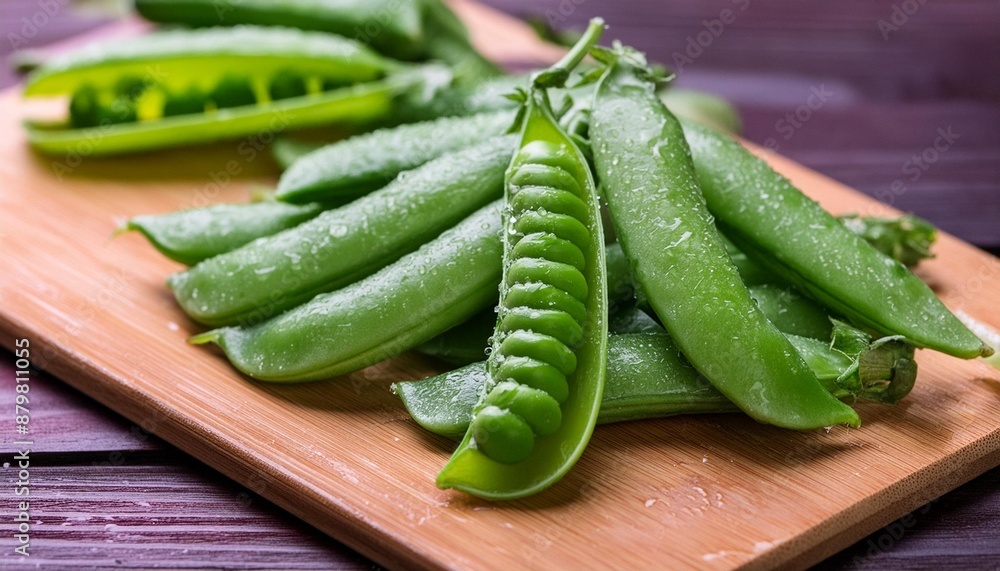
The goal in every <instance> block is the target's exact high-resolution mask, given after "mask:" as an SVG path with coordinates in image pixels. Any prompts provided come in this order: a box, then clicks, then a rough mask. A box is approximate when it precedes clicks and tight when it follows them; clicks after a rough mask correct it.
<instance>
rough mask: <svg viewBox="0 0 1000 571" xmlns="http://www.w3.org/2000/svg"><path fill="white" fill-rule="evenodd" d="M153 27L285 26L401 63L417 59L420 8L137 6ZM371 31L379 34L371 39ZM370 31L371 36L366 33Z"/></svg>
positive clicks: (363, 1) (265, 0)
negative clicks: (157, 24)
mask: <svg viewBox="0 0 1000 571" xmlns="http://www.w3.org/2000/svg"><path fill="white" fill-rule="evenodd" d="M135 8H136V10H137V11H138V12H139V14H140V15H141V16H142V17H143V18H145V19H147V20H150V21H152V22H161V23H171V24H186V25H189V26H233V25H237V24H253V25H258V26H286V27H289V28H299V29H303V30H314V31H317V32H328V33H332V34H337V35H338V36H344V37H348V38H353V39H354V40H356V41H358V42H360V43H363V44H368V43H370V44H371V45H372V47H374V48H375V49H377V50H378V51H380V52H382V53H385V54H388V55H391V56H393V57H397V58H404V59H405V58H413V57H419V56H420V55H421V52H422V51H423V50H422V45H421V44H422V42H423V22H422V17H423V13H422V7H421V5H420V4H419V3H418V2H413V1H406V0H240V1H239V2H226V3H219V2H214V1H212V0H135ZM372 27H377V28H378V29H377V32H376V33H372V31H371V30H372ZM366 29H368V30H369V31H367V32H366Z"/></svg>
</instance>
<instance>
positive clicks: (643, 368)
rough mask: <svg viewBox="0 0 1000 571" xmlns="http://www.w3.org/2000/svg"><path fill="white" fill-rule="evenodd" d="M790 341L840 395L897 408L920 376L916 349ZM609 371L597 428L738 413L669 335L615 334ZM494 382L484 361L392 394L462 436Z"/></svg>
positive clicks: (435, 426)
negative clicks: (853, 348)
mask: <svg viewBox="0 0 1000 571" xmlns="http://www.w3.org/2000/svg"><path fill="white" fill-rule="evenodd" d="M789 341H790V342H791V343H792V344H793V345H794V346H795V349H796V351H798V352H799V354H800V355H801V356H802V358H803V359H804V360H805V362H806V363H807V364H808V365H809V367H810V368H811V369H812V370H813V372H814V373H815V374H816V376H817V378H819V379H820V382H821V383H822V384H823V386H824V387H826V389H827V390H828V391H830V393H831V394H833V395H836V396H837V397H838V398H854V397H855V396H857V397H858V398H863V399H867V400H873V401H876V402H883V403H889V404H891V403H895V402H898V400H899V399H901V398H902V397H903V396H905V395H906V394H907V393H908V392H909V391H910V389H911V388H912V387H913V381H914V380H915V378H916V364H915V362H914V361H913V347H912V346H910V345H907V344H905V343H900V342H898V341H874V342H871V343H869V344H867V345H866V346H865V347H864V348H863V350H862V351H860V352H858V353H854V354H850V353H843V352H841V351H839V350H837V349H833V348H831V347H830V344H829V343H828V342H823V341H819V340H816V339H808V338H802V337H796V336H789ZM607 367H608V369H607V380H606V382H605V386H604V394H603V396H602V399H601V410H600V413H599V414H598V417H597V422H598V424H610V423H613V422H627V421H634V420H642V419H647V418H664V417H669V416H676V415H680V414H702V413H723V412H738V411H739V407H737V406H736V405H735V404H733V403H732V401H730V400H729V399H727V398H726V397H725V396H723V394H722V393H720V392H719V391H718V390H717V389H716V388H715V387H713V386H712V384H711V383H710V382H709V381H708V379H706V378H705V377H703V376H701V375H700V374H698V371H696V370H695V369H694V367H692V366H691V365H690V364H689V363H688V362H687V361H686V360H684V359H683V358H682V357H681V356H680V351H679V350H678V349H677V346H676V345H675V344H674V342H673V341H672V340H671V339H670V336H669V335H667V334H666V333H662V332H661V333H631V334H624V335H611V336H610V337H608V365H607ZM845 376H846V377H848V378H851V379H855V378H856V379H857V382H858V385H859V386H863V387H864V389H862V390H861V392H860V393H859V394H857V395H854V394H851V393H849V392H848V391H846V390H844V389H843V388H841V386H840V383H841V382H843V381H842V379H843V378H844V377H845ZM489 380H490V375H489V373H488V372H487V370H486V362H485V361H480V362H478V363H472V364H470V365H467V366H465V367H462V368H459V369H456V370H454V371H451V372H448V373H444V374H441V375H437V376H435V377H430V378H428V379H424V380H421V381H406V382H399V383H394V384H393V385H392V389H393V392H394V393H395V394H396V395H397V396H399V398H400V399H401V400H402V401H403V406H404V407H406V411H407V412H408V413H409V414H410V416H411V417H412V418H413V420H414V421H415V422H416V423H417V424H419V425H420V426H422V427H423V428H425V429H427V430H429V431H430V432H433V433H435V434H440V435H442V436H446V437H448V438H451V439H459V438H461V437H462V436H463V435H464V434H465V432H466V430H467V429H468V427H469V420H470V419H471V418H472V412H473V410H474V409H475V406H476V403H477V402H478V399H479V395H480V394H481V392H482V390H483V387H485V386H486V385H487V384H488V383H489Z"/></svg>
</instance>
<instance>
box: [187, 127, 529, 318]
mask: <svg viewBox="0 0 1000 571" xmlns="http://www.w3.org/2000/svg"><path fill="white" fill-rule="evenodd" d="M513 146H514V137H513V135H510V136H505V137H496V138H494V139H490V140H487V141H486V142H484V143H480V144H478V145H476V146H474V147H472V148H469V149H465V150H463V151H459V152H456V153H451V154H448V155H444V156H442V157H439V158H437V159H435V160H433V161H431V162H429V163H427V164H425V165H423V166H421V167H419V168H418V169H415V170H412V171H409V172H408V173H407V174H406V175H405V176H401V177H399V178H397V179H396V180H394V181H393V182H392V183H390V184H389V185H388V186H386V187H385V188H383V189H381V190H379V191H377V192H374V193H372V194H369V195H367V196H364V197H362V198H359V199H357V200H355V201H354V202H351V203H349V204H347V205H345V206H342V207H340V208H337V209H335V210H328V211H326V212H324V213H322V214H320V215H319V216H318V217H316V218H314V219H312V220H310V221H308V222H305V223H303V224H301V225H299V226H296V227H295V228H292V229H290V230H286V231H284V232H281V233H278V234H275V235H273V236H270V237H268V238H264V239H261V240H257V241H255V242H252V243H250V244H247V245H246V246H244V247H242V248H239V249H237V250H233V251H231V252H229V253H226V254H223V255H220V256H216V257H214V258H209V259H207V260H205V261H203V262H202V263H200V264H198V265H196V266H194V267H192V268H190V269H188V270H187V271H184V272H180V273H177V274H174V275H172V276H170V278H169V280H168V284H169V285H170V287H171V288H172V289H173V292H174V296H175V297H176V298H177V302H178V303H179V304H180V305H181V307H182V308H183V309H184V311H185V312H187V314H188V315H190V316H191V317H192V319H195V320H196V321H199V322H201V323H206V324H209V325H226V324H234V323H242V324H253V323H257V322H260V321H262V320H263V319H266V318H268V317H271V316H273V315H276V314H277V313H280V312H281V311H284V310H286V309H290V308H292V307H295V306H297V305H299V304H301V303H303V302H306V301H308V300H309V299H311V298H312V297H313V296H315V295H317V294H319V293H323V292H327V291H332V290H334V289H337V288H339V287H343V286H345V285H347V284H349V283H352V282H355V281H357V280H358V279H361V278H363V277H365V276H367V275H369V274H371V273H372V272H374V271H375V270H377V269H379V268H381V267H383V266H385V265H386V264H388V263H390V262H392V261H394V260H396V259H398V258H399V257H400V256H402V255H403V254H406V253H407V252H410V251H412V250H414V249H416V248H417V247H418V246H419V245H421V244H423V243H425V242H427V241H429V240H431V239H432V238H434V237H435V236H437V235H438V234H440V233H441V232H442V231H444V230H445V229H447V228H449V227H451V226H453V225H455V224H456V223H458V222H459V221H461V220H462V219H463V218H465V217H466V216H468V215H469V214H471V213H472V212H474V211H475V210H477V209H479V208H481V207H482V206H483V205H485V204H487V203H489V202H490V201H492V200H496V199H497V198H498V197H499V196H500V195H501V193H502V189H503V172H504V167H505V165H506V163H507V161H508V160H509V158H508V157H509V156H510V152H511V150H512V149H513Z"/></svg>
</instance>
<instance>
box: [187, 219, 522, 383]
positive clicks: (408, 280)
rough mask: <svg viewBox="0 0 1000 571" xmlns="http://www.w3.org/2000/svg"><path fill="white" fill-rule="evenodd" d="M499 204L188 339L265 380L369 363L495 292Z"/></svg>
mask: <svg viewBox="0 0 1000 571" xmlns="http://www.w3.org/2000/svg"><path fill="white" fill-rule="evenodd" d="M499 211H500V201H497V202H494V203H492V204H489V205H487V206H485V207H483V208H481V209H479V210H477V211H476V212H475V213H473V214H472V215H471V216H469V217H468V218H466V219H465V220H463V221H462V222H461V223H459V224H458V225H457V226H455V227H454V228H451V229H449V230H447V231H445V232H444V233H443V234H441V235H440V236H438V237H437V238H435V239H434V240H432V241H430V242H428V243H427V244H424V245H423V246H421V247H420V249H418V250H417V251H415V252H411V253H409V254H407V255H406V256H403V257H402V258H400V259H399V260H397V261H396V262H394V263H392V264H390V265H388V266H386V267H384V268H382V269H381V270H379V271H378V272H376V273H374V274H372V275H371V276H368V277H367V278H364V279H362V280H360V281H357V282H355V283H352V284H350V285H348V286H346V287H344V288H342V289H339V290H337V291H334V292H331V293H327V294H322V295H319V296H316V297H315V298H314V299H312V300H310V301H309V302H307V303H304V304H302V305H300V306H299V307H296V308H295V309H292V310H290V311H288V312H286V313H283V314H281V315H279V316H278V317H275V318H273V319H270V320H268V321H264V322H263V323H260V324H258V325H255V326H252V327H225V328H222V329H216V330H213V331H208V332H206V333H203V334H201V335H196V336H194V337H192V338H191V342H192V343H196V344H201V343H216V344H218V345H219V347H221V348H222V350H223V351H224V352H225V354H226V356H227V357H228V358H229V360H230V362H232V364H233V366H235V367H236V368H237V369H239V370H240V371H242V372H244V373H246V374H247V375H249V376H251V377H253V378H255V379H261V380H265V381H279V382H296V381H311V380H319V379H326V378H330V377H335V376H337V375H342V374H345V373H349V372H351V371H356V370H358V369H362V368H364V367H367V366H369V365H373V364H375V363H378V362H379V361H382V360H384V359H387V358H389V357H391V356H393V355H395V354H397V353H400V352H402V351H405V350H407V349H410V348H412V347H414V346H416V345H419V344H420V343H422V342H424V341H427V340H428V339H431V338H432V337H434V336H435V335H437V334H439V333H441V332H443V331H445V330H447V329H449V328H450V327H453V326H455V325H456V324H458V323H461V322H463V321H465V320H467V319H468V318H469V317H471V316H472V315H473V314H475V313H476V312H477V311H481V310H482V309H484V308H486V307H488V306H489V305H490V304H491V303H493V302H494V301H495V299H496V290H495V289H493V285H494V284H496V283H497V282H498V281H499V280H500V258H501V256H502V248H501V244H500V239H499V234H500V212H499ZM444 270H447V271H444Z"/></svg>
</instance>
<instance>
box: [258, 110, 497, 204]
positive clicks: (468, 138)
mask: <svg viewBox="0 0 1000 571" xmlns="http://www.w3.org/2000/svg"><path fill="white" fill-rule="evenodd" d="M513 121H514V112H513V111H499V112H492V113H481V114H478V115H471V116H469V117H454V118H452V117H448V118H443V119H438V120H435V121H429V122H424V123H413V124H410V125H401V126H399V127H395V128H391V129H381V130H378V131H374V132H371V133H367V134H364V135H357V136H355V137H351V138H349V139H345V140H343V141H339V142H337V143H333V144H332V145H328V146H326V147H323V148H321V149H319V150H317V151H315V152H312V153H309V154H308V155H306V156H304V157H302V158H301V159H300V160H298V161H296V162H295V164H293V165H292V166H291V168H289V169H288V170H287V171H285V172H284V174H282V175H281V180H280V181H279V182H278V190H277V192H276V193H275V197H276V198H277V199H278V200H283V201H286V202H296V203H303V202H315V201H326V200H332V199H344V198H354V197H357V196H361V195H364V194H367V193H369V192H371V191H373V190H375V189H378V188H381V187H383V186H385V185H386V184H388V183H389V182H390V181H391V180H393V179H394V178H396V176H397V175H398V174H399V173H401V172H403V171H407V170H410V169H413V168H416V167H419V166H420V165H422V164H424V163H426V162H427V161H430V160H432V159H435V158H437V157H440V156H441V155H443V154H445V153H447V152H451V151H457V150H461V149H464V148H466V147H469V146H471V145H474V144H476V143H480V142H482V141H484V140H486V139H488V138H490V137H494V136H496V135H501V134H503V133H504V132H506V131H507V130H508V129H509V128H510V126H511V124H512V123H513Z"/></svg>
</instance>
